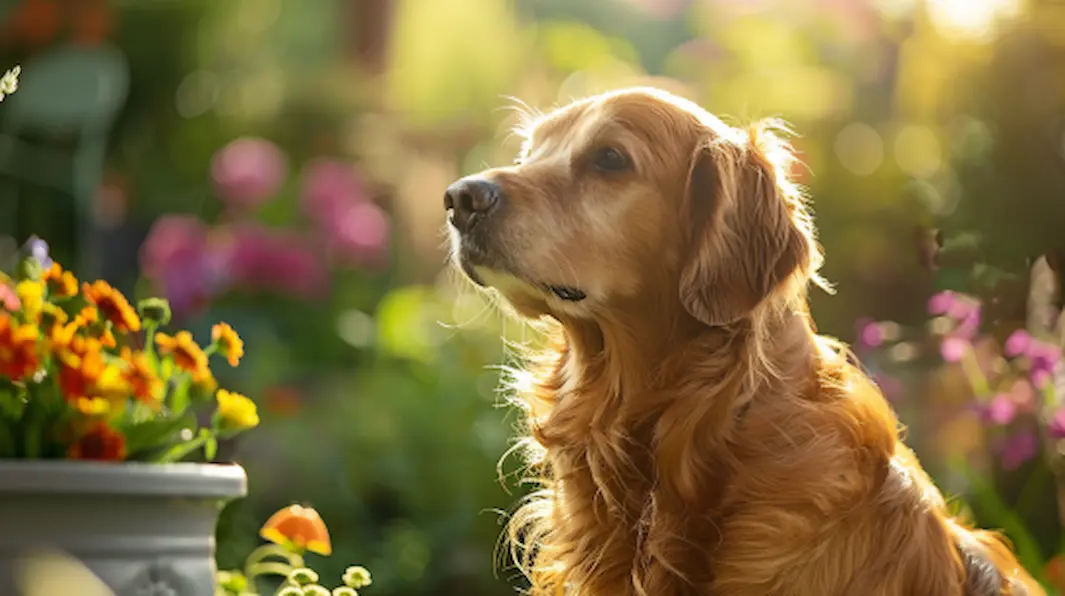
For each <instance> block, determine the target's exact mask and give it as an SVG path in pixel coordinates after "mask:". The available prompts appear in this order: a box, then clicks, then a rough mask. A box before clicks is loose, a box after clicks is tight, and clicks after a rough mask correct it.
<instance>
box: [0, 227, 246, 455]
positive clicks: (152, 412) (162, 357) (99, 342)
mask: <svg viewBox="0 0 1065 596" xmlns="http://www.w3.org/2000/svg"><path fill="white" fill-rule="evenodd" d="M23 252H24V255H23V258H22V260H21V261H20V263H19V266H18V271H17V272H15V273H14V274H12V275H8V274H5V273H0V458H26V459H36V458H72V459H92V460H104V461H121V460H127V459H133V460H143V461H159V462H165V461H176V460H180V459H183V458H184V457H186V456H188V455H190V454H191V453H193V452H194V451H196V450H198V449H200V448H202V449H203V451H204V454H205V456H206V458H207V459H213V457H214V451H215V449H216V447H217V441H218V439H219V438H226V437H230V436H233V435H235V434H237V433H239V432H241V431H244V430H246V429H249V428H252V427H254V426H256V425H258V423H259V417H258V414H257V411H256V406H255V403H254V402H252V401H251V400H250V399H248V398H247V397H245V396H243V395H240V394H237V393H233V392H230V391H226V390H225V389H219V388H218V383H217V381H216V380H215V377H214V374H213V373H212V371H211V368H210V366H209V360H210V358H211V356H213V355H218V356H220V357H222V358H225V359H226V360H227V361H228V363H229V364H230V365H231V366H237V365H238V364H239V363H240V359H241V356H242V355H243V353H244V345H243V342H242V341H241V339H240V337H239V336H238V335H237V334H236V332H235V331H234V330H233V329H232V328H231V327H230V326H229V325H227V324H225V323H220V324H218V325H215V326H214V330H213V333H212V343H211V344H210V345H209V346H207V347H206V348H204V347H201V346H200V345H199V344H197V343H196V341H195V340H194V339H193V338H192V335H191V334H190V333H189V332H188V331H178V332H176V333H174V334H168V333H164V332H160V331H158V329H159V328H160V327H164V326H166V325H168V324H169V322H170V308H169V305H168V303H167V302H166V301H165V300H161V299H158V298H150V299H147V300H143V301H141V302H140V303H138V305H137V307H136V308H135V307H134V306H133V305H132V304H131V303H130V302H129V300H127V299H126V297H125V296H123V295H122V293H121V292H119V291H118V290H116V289H115V288H114V287H112V286H111V285H110V284H108V283H107V282H106V281H103V280H97V281H94V282H92V283H80V284H79V282H78V280H77V279H76V278H75V277H74V274H73V273H71V272H70V271H66V270H64V269H63V267H62V266H61V265H60V264H59V263H57V262H54V261H52V260H51V259H50V258H49V257H48V250H47V244H45V243H44V242H43V241H41V240H39V239H32V240H31V241H30V242H29V243H27V246H26V247H25V249H24V251H23ZM210 402H214V403H215V404H216V409H215V413H214V417H213V419H212V420H211V423H210V424H209V425H208V426H206V427H202V428H201V427H200V425H199V423H198V421H197V418H196V416H195V414H194V412H193V409H194V408H195V407H196V406H200V405H203V404H206V403H210Z"/></svg>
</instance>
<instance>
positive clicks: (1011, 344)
mask: <svg viewBox="0 0 1065 596" xmlns="http://www.w3.org/2000/svg"><path fill="white" fill-rule="evenodd" d="M1031 342H1032V336H1031V334H1029V333H1028V332H1027V331H1025V330H1024V329H1018V330H1016V331H1014V332H1013V333H1011V334H1010V336H1009V338H1008V339H1006V344H1005V346H1004V347H1003V351H1004V352H1005V353H1006V355H1007V356H1009V357H1010V358H1016V357H1017V356H1020V355H1021V354H1024V353H1026V352H1027V351H1028V346H1029V345H1030V344H1031Z"/></svg>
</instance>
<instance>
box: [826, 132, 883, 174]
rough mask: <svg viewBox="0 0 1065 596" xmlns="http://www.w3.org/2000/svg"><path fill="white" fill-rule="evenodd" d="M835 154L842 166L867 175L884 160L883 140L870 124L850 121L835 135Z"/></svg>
mask: <svg viewBox="0 0 1065 596" xmlns="http://www.w3.org/2000/svg"><path fill="white" fill-rule="evenodd" d="M836 156H837V157H838V158H839V161H840V163H841V164H842V165H843V167H845V168H847V169H848V170H850V171H851V172H853V173H855V174H857V175H859V176H868V175H869V174H872V173H873V172H875V171H876V169H877V168H879V167H880V164H881V163H883V161H884V140H883V139H882V138H881V137H880V133H878V132H877V131H876V129H875V128H873V127H872V126H869V125H868V124H865V123H864V122H852V123H851V124H848V125H847V126H845V127H843V130H841V131H839V134H838V135H836Z"/></svg>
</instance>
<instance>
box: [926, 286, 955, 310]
mask: <svg viewBox="0 0 1065 596" xmlns="http://www.w3.org/2000/svg"><path fill="white" fill-rule="evenodd" d="M957 300H958V298H957V296H956V295H955V294H954V292H951V291H950V290H944V291H942V292H939V293H937V294H934V295H932V297H931V298H929V299H928V314H930V315H945V314H947V312H949V311H950V309H951V307H952V306H953V305H954V303H955V302H957Z"/></svg>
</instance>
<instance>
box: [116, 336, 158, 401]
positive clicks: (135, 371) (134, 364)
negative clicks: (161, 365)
mask: <svg viewBox="0 0 1065 596" xmlns="http://www.w3.org/2000/svg"><path fill="white" fill-rule="evenodd" d="M122 359H123V360H125V361H126V365H127V367H126V370H125V378H126V382H127V383H129V385H130V388H131V389H132V390H133V395H134V397H137V398H138V399H140V400H141V401H144V402H147V403H149V404H153V405H156V404H157V402H158V400H159V396H160V394H161V393H162V391H163V382H162V381H161V380H160V379H159V377H158V376H156V374H155V369H153V368H152V364H151V362H150V361H149V360H148V355H147V354H145V353H144V352H136V353H134V352H130V350H129V348H122Z"/></svg>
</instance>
